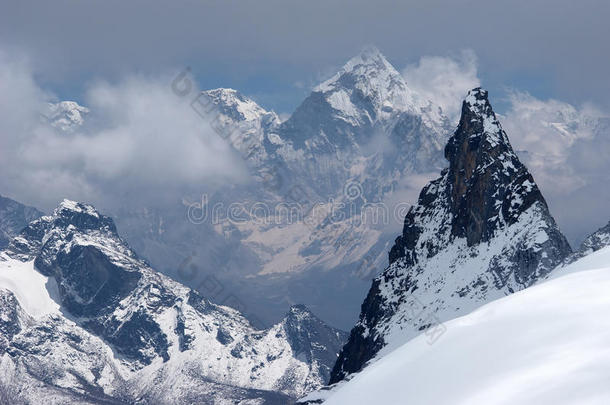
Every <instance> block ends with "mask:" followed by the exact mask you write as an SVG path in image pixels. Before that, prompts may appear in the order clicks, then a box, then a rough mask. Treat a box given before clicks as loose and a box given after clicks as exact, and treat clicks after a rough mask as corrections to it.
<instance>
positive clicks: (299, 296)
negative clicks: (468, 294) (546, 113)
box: [115, 48, 451, 327]
mask: <svg viewBox="0 0 610 405" xmlns="http://www.w3.org/2000/svg"><path fill="white" fill-rule="evenodd" d="M202 96H204V97H205V99H206V100H207V101H203V99H199V100H198V102H199V105H204V106H205V108H203V109H204V110H205V113H206V114H207V115H206V116H207V117H209V118H210V120H211V125H212V127H213V128H215V129H216V130H217V131H218V133H219V135H220V136H222V137H224V138H225V139H226V140H227V142H230V143H231V144H232V145H233V146H234V147H235V149H236V150H237V151H238V152H239V153H240V155H241V156H242V157H243V158H244V159H245V161H246V164H247V166H248V167H250V168H251V173H252V177H253V178H252V181H251V182H250V183H248V184H240V185H228V186H227V187H226V188H224V189H222V190H220V191H216V192H215V193H214V194H213V195H208V196H207V198H208V200H207V202H208V206H209V207H212V206H214V205H217V204H223V206H224V207H228V206H229V205H230V204H231V203H234V202H238V203H240V204H241V205H242V206H243V207H245V208H246V211H247V212H249V210H250V209H253V207H254V208H256V207H259V209H258V211H257V212H259V213H260V212H263V213H264V210H261V209H260V207H261V206H262V207H266V208H267V209H268V210H269V211H268V213H267V214H266V216H267V217H266V218H264V219H265V220H261V218H259V217H247V218H246V219H245V220H243V216H242V217H240V220H238V221H235V220H231V219H230V218H220V219H219V220H218V221H217V223H214V224H211V223H210V221H207V222H204V223H196V224H195V223H189V222H187V220H186V218H185V217H186V215H185V213H186V212H187V210H188V209H189V207H192V206H193V204H199V203H200V202H201V200H202V198H201V195H200V194H199V195H195V194H189V195H185V196H177V198H176V201H182V202H183V203H184V205H180V204H176V206H174V207H146V208H141V207H139V208H138V211H137V212H135V211H132V212H117V213H116V215H115V217H116V218H117V225H118V227H119V230H120V232H121V234H122V235H125V237H126V239H127V241H128V242H129V243H130V244H131V245H133V246H134V247H136V249H137V250H138V252H141V254H142V255H144V257H146V258H147V259H148V260H150V261H151V263H152V264H153V265H154V266H155V267H157V268H159V269H160V270H161V271H163V272H166V273H167V274H168V275H170V276H171V277H173V278H177V279H179V280H180V281H182V282H184V283H187V284H189V285H190V286H191V287H197V285H198V284H199V283H200V282H201V279H200V278H196V279H193V280H186V279H180V276H179V275H178V274H177V271H178V269H179V268H180V264H181V263H182V262H183V261H184V260H185V259H186V258H190V259H189V260H191V263H192V264H193V265H195V266H197V268H198V269H199V270H200V273H201V274H214V275H215V276H218V277H219V278H220V279H221V282H222V283H223V284H224V285H226V286H227V289H230V290H231V291H234V292H235V294H236V295H238V296H239V297H240V299H241V300H242V301H243V302H244V303H245V305H246V306H247V307H248V308H249V309H251V310H252V312H254V314H255V315H256V316H258V317H260V318H262V319H263V320H264V321H266V322H273V319H277V318H278V317H279V316H280V315H281V313H282V312H284V311H285V310H286V309H287V308H288V307H289V305H290V304H291V303H293V302H304V303H305V304H307V305H308V307H310V308H312V309H313V310H314V311H315V312H317V313H322V314H323V317H324V319H325V320H327V321H329V322H331V323H332V324H336V325H339V326H345V327H349V326H350V325H352V324H353V321H354V320H355V319H356V315H357V313H356V311H355V310H354V309H355V308H357V305H358V301H359V300H360V297H361V296H362V294H363V293H364V292H365V291H366V289H367V287H368V283H369V280H370V279H371V278H372V277H373V276H374V273H375V272H376V271H377V269H379V268H381V267H382V266H383V262H384V260H385V255H386V252H387V250H388V249H389V247H390V245H389V242H388V241H390V240H391V235H393V234H395V233H396V232H397V231H398V230H399V229H400V226H401V220H397V221H396V220H394V211H395V209H396V205H397V204H399V203H400V204H402V203H403V202H404V201H415V198H416V196H417V194H416V193H417V191H418V190H419V189H420V188H421V186H422V185H423V184H425V182H426V181H428V180H429V179H431V178H432V177H433V175H434V173H438V171H439V170H440V169H441V168H442V167H443V166H444V165H445V162H444V159H443V156H442V150H443V149H442V148H443V145H444V144H445V143H446V140H447V139H448V137H449V134H450V132H451V129H450V125H449V121H448V120H447V118H446V117H445V116H444V115H443V113H442V111H441V110H440V108H439V107H438V106H435V105H433V104H432V103H431V102H429V101H427V100H423V99H422V98H421V97H420V96H419V95H418V94H416V93H415V92H413V91H412V90H411V89H409V87H408V85H407V83H405V81H404V79H403V77H402V76H401V75H400V73H399V72H397V71H396V69H394V67H392V65H391V64H390V63H389V62H388V61H387V60H386V59H385V58H384V57H383V55H382V54H381V53H380V52H379V51H378V50H376V49H374V48H369V49H365V50H364V51H363V52H362V53H361V54H359V55H357V56H356V57H354V58H353V59H351V60H350V61H348V62H347V63H346V64H345V66H343V67H342V68H341V69H340V70H339V72H338V73H337V74H336V75H334V76H333V77H331V78H330V79H329V80H327V81H325V82H323V83H322V84H320V85H319V86H317V87H316V88H314V90H313V91H312V93H311V94H310V95H309V96H308V97H307V98H306V99H305V100H304V101H303V103H302V104H301V105H300V106H299V107H298V108H297V110H296V111H295V112H294V114H292V116H291V117H290V118H288V119H287V120H286V121H284V122H280V121H279V119H278V118H277V116H276V115H275V114H274V113H273V112H269V111H266V110H265V109H263V108H262V107H260V106H258V105H257V104H256V103H255V102H254V101H253V100H251V99H249V98H247V97H246V96H244V95H242V94H240V93H239V92H237V91H235V90H230V89H216V90H209V91H206V92H204V93H202ZM178 197H180V198H178ZM182 197H184V198H182ZM282 207H283V208H282ZM367 209H371V211H369V212H366V210H367ZM276 210H279V211H282V210H283V211H282V212H281V213H280V214H277V213H276ZM286 211H288V214H286ZM338 213H339V214H338ZM366 215H379V216H380V217H383V218H378V219H374V220H370V221H361V220H360V218H361V217H363V216H366ZM402 215H404V213H403V214H402ZM287 217H288V218H287ZM195 222H196V221H195ZM160 224H162V228H163V229H160V228H161V227H160ZM157 231H158V232H157ZM235 252H239V254H234V253H235ZM242 259H243V260H242ZM219 268H222V269H223V270H222V271H218V269H219ZM295 286H299V287H298V288H295ZM331 286H332V287H331ZM331 291H332V294H331V293H330V292H331Z"/></svg>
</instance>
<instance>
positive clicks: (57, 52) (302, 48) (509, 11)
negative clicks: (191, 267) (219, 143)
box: [0, 0, 610, 113]
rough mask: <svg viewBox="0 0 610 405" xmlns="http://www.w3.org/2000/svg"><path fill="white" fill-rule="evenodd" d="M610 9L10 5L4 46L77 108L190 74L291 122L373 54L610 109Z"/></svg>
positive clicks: (581, 4)
mask: <svg viewBox="0 0 610 405" xmlns="http://www.w3.org/2000/svg"><path fill="white" fill-rule="evenodd" d="M609 16H610V2H608V1H604V0H597V1H596V0H580V1H573V0H553V1H549V0H547V1H539V0H527V1H522V0H517V1H510V2H499V1H489V0H450V1H448V0H445V1H438V0H426V1H401V2H396V1H385V0H384V1H359V0H358V1H349V2H348V1H301V2H295V1H285V0H278V1H227V0H224V1H203V0H199V1H157V0H146V1H144V0H142V1H137V0H136V1H128V2H125V1H113V0H104V1H93V0H92V1H75V0H74V1H66V0H57V1H52V2H50V1H27V0H25V1H23V0H20V1H18V2H12V1H8V0H2V11H1V12H0V45H3V46H4V47H7V46H9V47H14V49H16V50H18V51H21V52H25V53H27V55H28V56H29V57H30V58H31V59H32V62H33V67H34V73H35V74H36V77H37V78H38V80H39V81H40V83H42V84H43V85H44V86H47V87H50V88H52V89H53V90H54V92H56V93H57V94H59V95H60V96H61V97H62V98H77V99H78V98H80V97H82V95H83V94H84V91H85V87H86V86H87V84H88V83H90V80H91V79H97V78H103V79H107V80H118V79H119V78H120V77H121V76H122V75H124V74H126V73H134V72H137V73H141V74H158V73H164V72H166V71H167V70H176V69H180V68H182V67H183V66H186V65H188V66H191V67H192V68H193V71H194V73H195V75H196V76H197V78H198V80H199V82H200V84H201V86H202V87H203V88H213V87H221V86H222V87H234V88H238V89H240V90H242V91H243V92H244V93H246V94H249V95H251V96H253V97H254V98H255V99H256V100H257V101H259V102H260V103H261V104H263V105H264V106H265V107H268V108H273V109H275V110H276V111H278V112H280V113H287V112H291V111H292V110H293V109H294V108H295V107H296V105H297V104H298V103H299V101H300V100H301V99H302V98H303V96H304V95H305V94H306V93H307V91H308V90H309V89H310V88H311V87H312V85H313V84H315V83H317V82H318V81H319V80H320V79H321V78H325V77H326V76H328V75H329V74H331V73H333V72H334V70H335V69H336V68H337V67H338V66H339V65H341V64H342V63H343V62H344V61H345V60H346V59H348V58H349V57H351V56H353V55H354V54H356V53H357V52H358V50H359V49H360V48H361V47H362V46H363V45H366V44H374V45H376V46H377V47H379V48H380V49H381V51H382V52H383V53H384V54H385V55H386V56H387V57H388V58H389V60H390V61H391V62H392V63H393V64H394V65H395V66H398V67H401V68H402V67H404V66H405V65H407V64H409V63H416V62H417V61H418V60H419V58H420V57H421V56H425V55H433V56H452V55H454V54H456V53H457V52H459V51H461V50H463V49H470V50H473V51H474V52H475V54H476V55H477V57H478V59H479V72H480V76H481V78H482V81H483V84H484V85H485V86H486V87H487V88H489V89H490V90H491V91H492V94H493V93H494V92H495V91H498V90H501V89H502V88H504V87H505V86H508V87H516V88H519V89H524V90H527V91H528V92H530V93H531V94H533V95H535V96H537V97H543V98H546V97H554V98H558V99H562V100H565V101H567V102H570V103H576V104H578V103H582V102H584V101H593V102H596V103H599V104H602V105H604V106H606V107H607V106H608V105H610V80H607V77H606V76H607V72H608V67H609V65H610V52H609V45H608V34H609V28H608V25H609V24H608V18H609Z"/></svg>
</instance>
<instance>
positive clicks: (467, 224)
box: [331, 88, 571, 383]
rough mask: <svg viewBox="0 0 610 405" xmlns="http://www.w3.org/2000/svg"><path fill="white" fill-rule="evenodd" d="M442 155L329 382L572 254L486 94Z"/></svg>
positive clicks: (469, 102) (470, 101)
mask: <svg viewBox="0 0 610 405" xmlns="http://www.w3.org/2000/svg"><path fill="white" fill-rule="evenodd" d="M445 157H446V158H447V160H448V161H449V167H448V168H446V169H444V170H443V171H442V172H441V177H440V178H438V179H436V180H434V181H432V182H430V183H428V185H426V186H425V187H424V188H423V189H422V191H421V193H420V196H419V199H418V202H417V204H415V205H414V206H412V207H411V209H410V210H409V212H408V213H407V215H406V217H405V223H404V228H403V232H402V235H401V236H399V237H398V238H397V239H396V242H395V245H394V246H393V247H392V249H391V250H390V253H389V261H390V266H389V267H388V268H387V269H386V270H384V272H383V273H381V275H379V276H378V277H377V278H376V279H375V280H374V281H373V285H372V286H371V289H370V290H369V293H368V295H367V297H366V299H365V300H364V303H363V304H362V312H361V315H360V320H359V321H358V323H357V324H356V326H355V327H354V328H353V329H352V331H351V334H350V338H349V341H348V343H347V344H346V346H345V347H344V348H343V351H342V353H341V354H340V357H339V359H338V361H337V363H336V365H335V368H334V369H333V373H332V377H331V383H334V382H337V381H339V380H341V379H343V378H344V377H345V376H346V375H347V374H349V373H353V372H355V371H358V370H360V369H361V368H362V366H363V365H364V364H365V363H366V362H367V361H369V360H370V359H372V358H373V357H375V356H376V355H377V354H378V353H380V352H381V351H382V350H391V349H390V348H395V347H397V345H399V344H401V343H404V342H406V341H407V340H409V339H410V338H412V337H414V336H416V335H418V334H421V333H427V334H428V333H429V335H430V336H432V337H435V336H436V338H438V336H439V334H438V332H439V331H441V334H442V328H441V327H439V325H440V326H442V325H441V323H442V322H443V321H445V320H448V319H452V318H455V317H457V316H460V315H461V314H464V313H468V312H470V311H472V310H473V309H475V308H476V307H478V306H480V305H482V304H483V303H486V302H489V301H491V300H493V299H497V298H500V297H502V296H504V295H507V294H511V293H513V292H515V291H518V290H521V289H523V288H527V287H529V286H531V285H532V284H534V283H535V282H536V281H537V280H539V279H541V278H543V277H545V276H546V275H547V274H548V273H549V272H550V271H551V270H553V269H554V268H555V267H556V266H557V265H558V264H560V263H561V262H562V261H563V260H564V259H565V258H566V256H568V255H569V254H570V252H571V249H570V246H569V244H568V242H567V240H566V239H565V237H564V236H563V235H562V234H561V232H560V231H559V228H558V227H557V224H556V223H555V220H554V219H553V217H552V216H551V214H550V212H549V210H548V207H547V205H546V202H545V200H544V198H543V197H542V194H541V193H540V190H539V189H538V187H537V185H536V183H535V182H534V179H533V178H532V176H531V174H530V173H529V171H528V170H527V168H526V167H525V166H524V165H523V164H522V163H521V162H520V161H519V159H518V158H517V156H516V155H515V153H514V152H513V150H512V147H511V146H510V142H509V140H508V137H507V135H506V133H505V132H504V130H503V129H502V127H501V125H500V123H499V122H498V119H497V117H496V115H495V114H494V112H493V109H492V107H491V104H490V103H489V100H488V94H487V92H486V91H485V90H483V89H480V88H476V89H474V90H471V91H470V92H469V93H468V95H467V97H466V99H465V100H464V103H463V105H462V116H461V119H460V123H459V125H458V127H457V129H456V131H455V133H454V135H453V136H452V137H451V138H450V139H449V142H448V143H447V146H446V148H445ZM430 331H431V332H430Z"/></svg>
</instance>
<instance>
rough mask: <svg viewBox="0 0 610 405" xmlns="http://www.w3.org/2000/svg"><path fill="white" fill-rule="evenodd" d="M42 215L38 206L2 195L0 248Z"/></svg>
mask: <svg viewBox="0 0 610 405" xmlns="http://www.w3.org/2000/svg"><path fill="white" fill-rule="evenodd" d="M42 215H44V214H43V213H42V212H41V211H39V210H37V209H36V208H33V207H28V206H26V205H23V204H20V203H18V202H17V201H14V200H11V199H10V198H6V197H2V196H1V195H0V249H4V248H5V247H7V246H8V243H9V241H10V240H11V239H12V238H13V236H15V235H17V234H18V233H19V232H20V231H21V230H22V229H23V228H25V227H26V226H27V225H28V223H29V222H31V221H33V220H35V219H36V218H40V217H41V216H42Z"/></svg>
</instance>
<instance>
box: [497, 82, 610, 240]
mask: <svg viewBox="0 0 610 405" xmlns="http://www.w3.org/2000/svg"><path fill="white" fill-rule="evenodd" d="M509 101H510V109H509V110H508V111H507V113H506V114H505V115H504V116H503V117H502V118H501V121H502V125H503V127H504V129H505V130H506V132H507V134H508V136H509V138H510V140H511V143H512V145H513V147H514V149H515V150H517V151H519V152H518V153H519V155H520V157H521V159H522V161H523V162H524V163H525V164H526V166H527V167H528V168H529V169H530V171H531V172H532V174H533V176H534V178H535V180H536V182H537V183H538V185H539V186H540V189H541V190H542V193H543V194H544V196H545V197H546V198H547V201H548V203H549V206H550V208H551V211H552V213H553V215H554V216H555V218H556V219H557V221H558V222H559V224H560V226H561V227H562V229H563V230H564V232H566V234H567V236H568V237H569V239H571V241H573V242H577V241H579V240H581V239H582V237H583V236H585V235H586V234H587V233H590V232H592V231H594V230H595V229H596V228H597V227H599V226H602V225H603V224H605V223H606V222H607V221H608V220H610V208H608V204H607V202H608V201H609V199H610V161H609V160H608V158H607V156H609V155H610V137H609V135H610V121H608V118H607V117H606V116H605V114H604V113H602V112H601V111H600V110H599V109H598V108H596V107H594V106H592V105H583V106H580V107H575V106H573V105H570V104H568V103H565V102H562V101H559V100H554V99H549V100H540V99H537V98H535V97H533V96H531V95H530V94H528V93H525V92H515V91H513V92H509Z"/></svg>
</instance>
